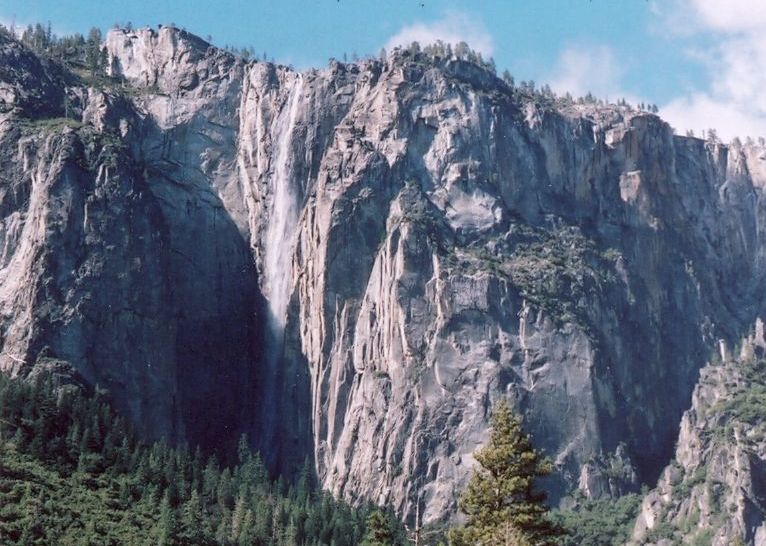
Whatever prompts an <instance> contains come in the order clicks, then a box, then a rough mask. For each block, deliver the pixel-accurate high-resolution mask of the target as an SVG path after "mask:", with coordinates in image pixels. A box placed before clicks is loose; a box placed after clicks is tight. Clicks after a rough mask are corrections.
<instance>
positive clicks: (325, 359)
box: [0, 28, 766, 521]
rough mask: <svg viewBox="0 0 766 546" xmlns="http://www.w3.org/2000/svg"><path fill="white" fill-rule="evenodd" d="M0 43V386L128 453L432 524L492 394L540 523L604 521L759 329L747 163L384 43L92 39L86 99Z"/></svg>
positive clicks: (182, 35)
mask: <svg viewBox="0 0 766 546" xmlns="http://www.w3.org/2000/svg"><path fill="white" fill-rule="evenodd" d="M2 40H3V41H0V111H2V113H1V114H0V161H2V168H0V172H1V173H2V175H0V176H2V180H1V183H0V191H2V193H1V194H0V204H1V206H0V213H1V214H0V218H1V220H0V234H2V242H3V252H2V255H0V268H1V269H0V309H1V310H2V314H0V334H1V335H0V342H1V343H2V355H1V356H0V367H2V368H3V369H4V370H6V371H8V372H9V373H12V374H16V375H29V374H34V373H38V372H39V371H41V370H53V371H54V372H55V373H57V374H59V375H60V376H62V377H67V378H72V379H73V380H77V381H81V382H84V383H86V384H90V385H95V384H98V385H100V386H101V387H103V388H106V389H107V390H108V391H109V393H110V395H111V396H112V398H113V400H114V402H115V405H116V407H117V408H118V409H119V410H120V411H122V412H125V413H126V414H128V415H130V417H131V418H132V419H133V420H134V421H135V422H136V423H138V425H139V426H140V427H141V429H142V430H143V431H144V433H145V434H147V435H150V436H155V437H156V436H167V437H170V438H171V439H175V440H189V441H192V442H201V443H203V444H204V445H207V446H212V445H216V444H220V443H226V442H228V443H232V442H233V441H234V440H235V439H236V437H237V436H238V435H239V434H240V433H241V432H246V433H248V434H249V436H250V438H251V439H252V442H253V444H254V446H255V447H258V448H260V449H261V451H262V452H263V453H264V455H265V457H266V459H267V460H268V461H269V462H270V463H271V464H272V465H274V466H282V467H283V468H285V469H287V468H289V467H291V466H292V465H293V464H297V463H300V462H302V461H303V460H304V459H305V458H308V459H310V460H312V461H313V463H314V465H315V468H316V471H317V474H318V476H319V479H320V481H321V483H322V484H323V486H324V487H325V488H327V489H328V490H330V491H332V492H333V493H335V494H337V495H338V496H341V497H344V498H347V499H351V500H353V501H357V500H359V499H371V500H373V501H376V502H381V503H384V502H388V503H391V504H392V505H393V506H394V507H395V508H396V509H397V510H398V511H399V512H400V513H401V514H403V515H405V516H408V517H412V515H413V514H414V512H415V507H416V506H417V505H420V509H421V513H422V514H424V515H425V519H426V520H428V521H432V520H437V519H440V518H443V517H445V516H447V515H449V514H451V513H453V512H454V510H455V507H456V505H455V500H456V492H457V491H459V489H460V488H461V487H462V485H463V484H464V482H465V480H466V478H467V475H468V472H469V470H470V468H471V465H472V458H471V453H472V452H473V451H474V449H475V448H476V447H477V446H478V445H480V444H482V443H483V442H484V441H485V440H486V438H487V426H488V418H489V412H490V409H491V406H492V404H493V402H494V401H496V400H497V399H499V398H500V397H508V398H509V399H510V400H511V401H512V402H513V403H514V404H515V406H516V408H517V409H518V410H519V411H521V412H523V413H524V415H525V420H526V423H527V426H528V428H529V429H530V430H531V431H532V433H533V435H534V439H535V442H536V444H537V445H538V446H540V447H541V448H543V449H544V450H545V451H546V453H547V454H548V455H549V456H550V457H551V458H552V459H553V460H554V462H555V464H556V467H557V472H556V474H555V476H556V477H555V478H553V479H552V480H551V481H550V482H549V483H548V484H547V487H548V489H549V491H550V492H551V493H552V499H553V500H554V502H557V501H558V500H559V499H561V498H562V497H563V496H564V495H565V494H566V493H567V492H570V491H572V490H573V489H574V488H580V489H581V490H582V491H583V492H584V493H585V494H586V495H588V496H592V497H600V496H605V495H612V496H617V495H620V494H622V493H624V492H626V491H635V490H637V489H638V488H639V487H640V484H650V485H653V484H654V483H655V481H656V480H657V478H658V476H659V475H660V472H661V471H662V468H663V467H664V466H665V465H666V464H667V463H668V461H669V460H670V459H671V457H672V455H673V449H674V442H675V440H676V437H677V434H678V423H679V422H680V420H681V416H682V414H683V412H684V410H686V409H687V408H688V407H689V404H690V401H691V396H692V391H693V389H694V387H695V384H696V382H697V379H698V374H699V370H700V368H701V367H702V366H703V365H704V364H705V362H706V361H707V359H708V357H709V355H710V351H711V350H712V349H713V348H715V347H716V346H717V344H718V342H719V339H723V340H728V341H729V342H730V343H732V342H734V341H736V340H737V339H740V338H741V337H742V336H743V335H744V334H745V333H746V332H747V331H748V329H749V328H750V325H752V324H753V322H754V320H755V318H756V317H757V316H759V315H763V314H764V306H765V305H766V289H765V286H764V272H766V267H764V266H766V232H765V231H764V230H766V228H765V227H764V226H766V200H765V199H764V195H763V192H764V186H766V148H765V147H764V146H762V145H761V144H758V143H753V142H747V143H745V144H740V143H735V144H733V145H731V146H725V145H723V144H721V143H719V142H715V141H703V140H700V139H695V138H687V137H680V136H676V135H674V134H673V131H672V129H671V128H670V127H669V126H668V125H667V124H666V123H664V122H663V121H662V120H661V119H660V118H659V117H658V116H656V115H653V114H649V113H646V112H640V111H636V110H633V109H630V108H627V107H619V106H611V105H606V106H604V105H598V104H572V103H566V102H563V101H560V100H554V99H553V98H551V97H545V96H542V95H540V94H534V93H530V92H529V91H528V90H524V89H519V88H513V87H510V86H509V85H508V84H507V83H505V82H504V81H502V80H501V79H499V78H497V77H496V76H495V75H494V74H493V73H492V71H491V70H489V69H488V68H486V67H484V66H481V65H479V64H477V63H475V62H471V61H469V60H466V59H459V58H457V57H455V56H452V57H444V56H439V55H433V54H428V55H427V54H425V53H423V52H417V51H414V50H407V49H403V50H397V51H394V52H392V53H391V54H390V55H389V56H388V58H387V59H385V60H364V61H360V62H358V63H354V64H343V63H338V62H331V63H330V65H329V66H328V67H327V68H324V69H321V70H309V71H306V72H303V73H300V72H297V71H295V70H292V69H290V68H289V67H284V66H278V65H274V64H271V63H263V62H246V61H244V60H242V59H240V58H237V57H235V56H233V55H231V54H229V53H227V52H225V51H222V50H219V49H216V48H214V47H212V46H210V45H209V44H208V43H206V42H205V41H203V40H201V39H199V38H197V37H195V36H192V35H190V34H188V33H186V32H183V31H179V30H176V29H172V28H162V29H160V30H159V31H154V30H150V29H141V30H137V31H130V32H129V31H126V30H121V29H115V30H112V31H110V32H109V34H108V35H107V38H106V43H105V46H104V47H105V48H106V51H107V53H108V58H109V67H108V73H109V75H110V76H111V78H110V79H109V83H108V84H107V85H103V84H102V85H98V86H94V85H90V86H89V85H87V83H84V82H83V81H82V80H81V79H78V78H76V77H75V75H72V74H70V73H68V72H67V71H66V70H63V69H61V68H60V67H58V66H57V65H56V64H55V63H53V62H49V61H45V60H44V59H41V58H39V57H37V56H35V55H34V54H32V53H31V52H30V51H28V50H27V49H26V48H24V47H22V46H21V45H20V44H18V43H17V42H14V41H12V40H8V39H2ZM9 67H11V68H10V69H9ZM40 104H44V105H45V108H41V107H40V106H39V105H40Z"/></svg>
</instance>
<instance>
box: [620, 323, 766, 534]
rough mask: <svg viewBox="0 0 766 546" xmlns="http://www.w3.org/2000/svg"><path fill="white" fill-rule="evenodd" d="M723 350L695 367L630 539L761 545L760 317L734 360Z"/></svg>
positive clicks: (763, 401)
mask: <svg viewBox="0 0 766 546" xmlns="http://www.w3.org/2000/svg"><path fill="white" fill-rule="evenodd" d="M724 347H725V346H724ZM722 353H723V354H722V355H721V358H719V359H717V362H716V363H714V364H710V365H708V366H706V367H705V368H703V369H702V371H701V372H700V382H699V384H698V385H697V387H696V388H695V390H694V396H693V397H692V406H691V408H690V409H689V410H688V411H687V412H686V413H684V416H683V420H682V421H681V433H680V435H679V438H678V447H677V448H676V456H675V459H674V460H673V461H672V462H671V464H670V465H669V466H668V467H667V468H666V469H665V471H664V472H663V474H662V476H661V478H660V480H659V483H658V484H657V488H656V489H655V490H653V491H652V492H650V493H649V494H648V495H647V496H646V498H645V499H644V502H643V504H642V506H641V512H640V514H639V517H638V521H637V522H636V526H635V529H634V534H633V539H634V542H633V543H635V544H660V545H661V544H671V543H672V544H675V543H678V541H683V542H684V543H695V542H694V541H695V540H696V541H697V542H696V543H699V544H703V543H704V544H711V545H712V546H728V545H731V544H737V543H739V544H755V545H762V544H766V435H764V432H765V431H764V422H765V421H764V419H765V418H766V409H765V408H766V360H765V358H766V341H764V331H763V322H762V321H761V320H760V319H759V320H758V321H757V322H756V326H755V330H754V332H751V334H750V335H749V336H748V337H747V338H746V339H745V340H743V342H742V344H741V349H740V354H739V355H736V358H732V356H731V355H729V354H728V352H727V351H725V349H724V350H723V351H722Z"/></svg>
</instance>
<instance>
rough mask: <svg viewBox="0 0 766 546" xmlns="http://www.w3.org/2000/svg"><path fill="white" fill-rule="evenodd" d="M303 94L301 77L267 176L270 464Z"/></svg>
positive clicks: (266, 447)
mask: <svg viewBox="0 0 766 546" xmlns="http://www.w3.org/2000/svg"><path fill="white" fill-rule="evenodd" d="M302 94H303V78H302V77H301V75H300V74H298V75H297V79H296V80H295V82H294V84H293V86H292V89H291V90H290V95H289V97H288V99H287V103H286V104H285V106H284V107H283V108H282V111H281V112H280V113H279V116H278V117H277V119H276V120H275V122H274V125H273V127H272V134H273V135H274V139H275V143H274V146H273V147H272V153H273V156H272V157H273V159H274V163H273V165H274V168H273V170H272V178H271V188H272V189H271V204H270V205H271V208H270V211H269V224H268V226H267V228H266V237H265V240H264V245H265V255H264V259H263V284H262V286H263V294H264V296H265V297H266V300H267V301H268V311H269V313H268V322H267V331H266V337H265V357H266V358H265V364H266V370H264V374H263V391H262V392H261V396H262V400H263V407H264V408H265V412H264V414H263V415H262V416H261V419H260V427H261V430H260V433H259V441H260V442H261V443H262V444H261V450H262V452H263V453H264V455H265V456H266V462H267V464H274V463H276V462H278V461H276V460H273V459H272V457H274V456H275V454H276V452H277V450H276V449H275V446H276V445H277V444H278V443H279V434H280V430H279V421H278V419H277V416H278V415H280V413H281V404H282V400H281V386H282V382H283V381H284V374H285V373H286V372H285V369H284V367H285V366H284V363H283V362H282V354H283V352H284V348H283V345H284V337H285V323H286V321H287V306H288V303H289V301H290V290H291V288H292V263H291V261H292V255H293V250H294V248H295V241H296V228H297V225H298V207H299V203H298V185H297V184H295V180H294V176H293V158H292V156H293V153H292V152H293V147H292V136H293V132H294V130H295V123H296V118H297V117H298V109H299V108H300V102H301V101H300V99H301V95H302Z"/></svg>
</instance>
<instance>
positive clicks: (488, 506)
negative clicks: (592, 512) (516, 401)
mask: <svg viewBox="0 0 766 546" xmlns="http://www.w3.org/2000/svg"><path fill="white" fill-rule="evenodd" d="M474 457H475V458H476V461H477V462H478V463H479V466H478V468H477V469H476V470H475V472H474V474H473V476H471V479H470V481H469V482H468V486H467V487H466V489H465V491H464V492H463V494H462V495H461V497H460V510H461V511H462V512H463V513H464V514H465V515H466V516H467V521H466V525H465V527H463V528H459V529H453V530H452V532H451V533H450V540H451V542H452V543H453V544H456V545H461V544H465V545H469V544H471V545H474V544H480V545H482V546H484V545H486V546H489V545H495V544H497V545H502V544H506V545H515V546H522V545H524V544H530V545H534V546H540V545H546V544H556V543H557V542H558V538H559V537H560V536H561V534H562V530H561V528H560V527H559V526H558V525H556V524H555V523H553V522H552V521H551V520H550V519H549V517H548V508H547V506H545V504H544V502H545V494H544V493H541V492H538V491H537V490H536V488H535V480H536V479H537V478H539V477H542V476H546V475H548V474H550V472H551V465H550V463H549V462H548V461H547V460H545V459H543V458H541V457H540V455H539V453H538V452H537V451H535V449H534V447H533V446H532V442H531V440H530V438H529V436H528V435H527V434H526V433H525V432H524V431H523V430H522V428H521V422H520V421H519V419H518V418H517V417H515V416H514V415H513V414H512V413H511V409H510V407H509V406H508V404H507V403H506V402H505V401H502V402H500V403H499V404H498V406H497V408H496V409H495V412H494V414H493V416H492V431H491V435H490V440H489V443H488V444H487V445H486V446H484V447H483V448H481V449H479V450H478V451H477V452H476V453H475V454H474Z"/></svg>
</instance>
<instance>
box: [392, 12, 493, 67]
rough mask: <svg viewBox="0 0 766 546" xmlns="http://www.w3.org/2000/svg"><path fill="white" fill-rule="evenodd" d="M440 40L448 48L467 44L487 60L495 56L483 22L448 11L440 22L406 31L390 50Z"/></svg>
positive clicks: (398, 35)
mask: <svg viewBox="0 0 766 546" xmlns="http://www.w3.org/2000/svg"><path fill="white" fill-rule="evenodd" d="M437 40H441V41H442V42H445V43H448V44H456V43H458V42H466V43H467V44H468V45H469V46H471V48H473V49H474V50H476V51H479V52H481V54H482V55H484V56H486V57H489V56H490V55H492V52H493V51H494V47H495V46H494V42H493V40H492V36H491V35H490V33H489V30H487V27H486V26H485V25H484V23H482V22H481V20H480V19H477V18H476V17H474V16H472V15H471V14H469V13H465V12H462V11H448V12H446V13H445V14H444V15H443V16H442V17H441V18H440V19H437V20H436V21H432V22H430V23H414V24H412V25H407V26H405V27H403V28H402V29H401V30H399V32H397V33H396V34H395V35H393V36H392V37H391V38H390V39H389V40H388V42H387V43H386V48H388V49H391V48H394V47H396V46H399V45H403V46H406V45H409V44H411V43H412V42H419V43H420V45H427V44H432V43H434V42H436V41H437Z"/></svg>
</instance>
